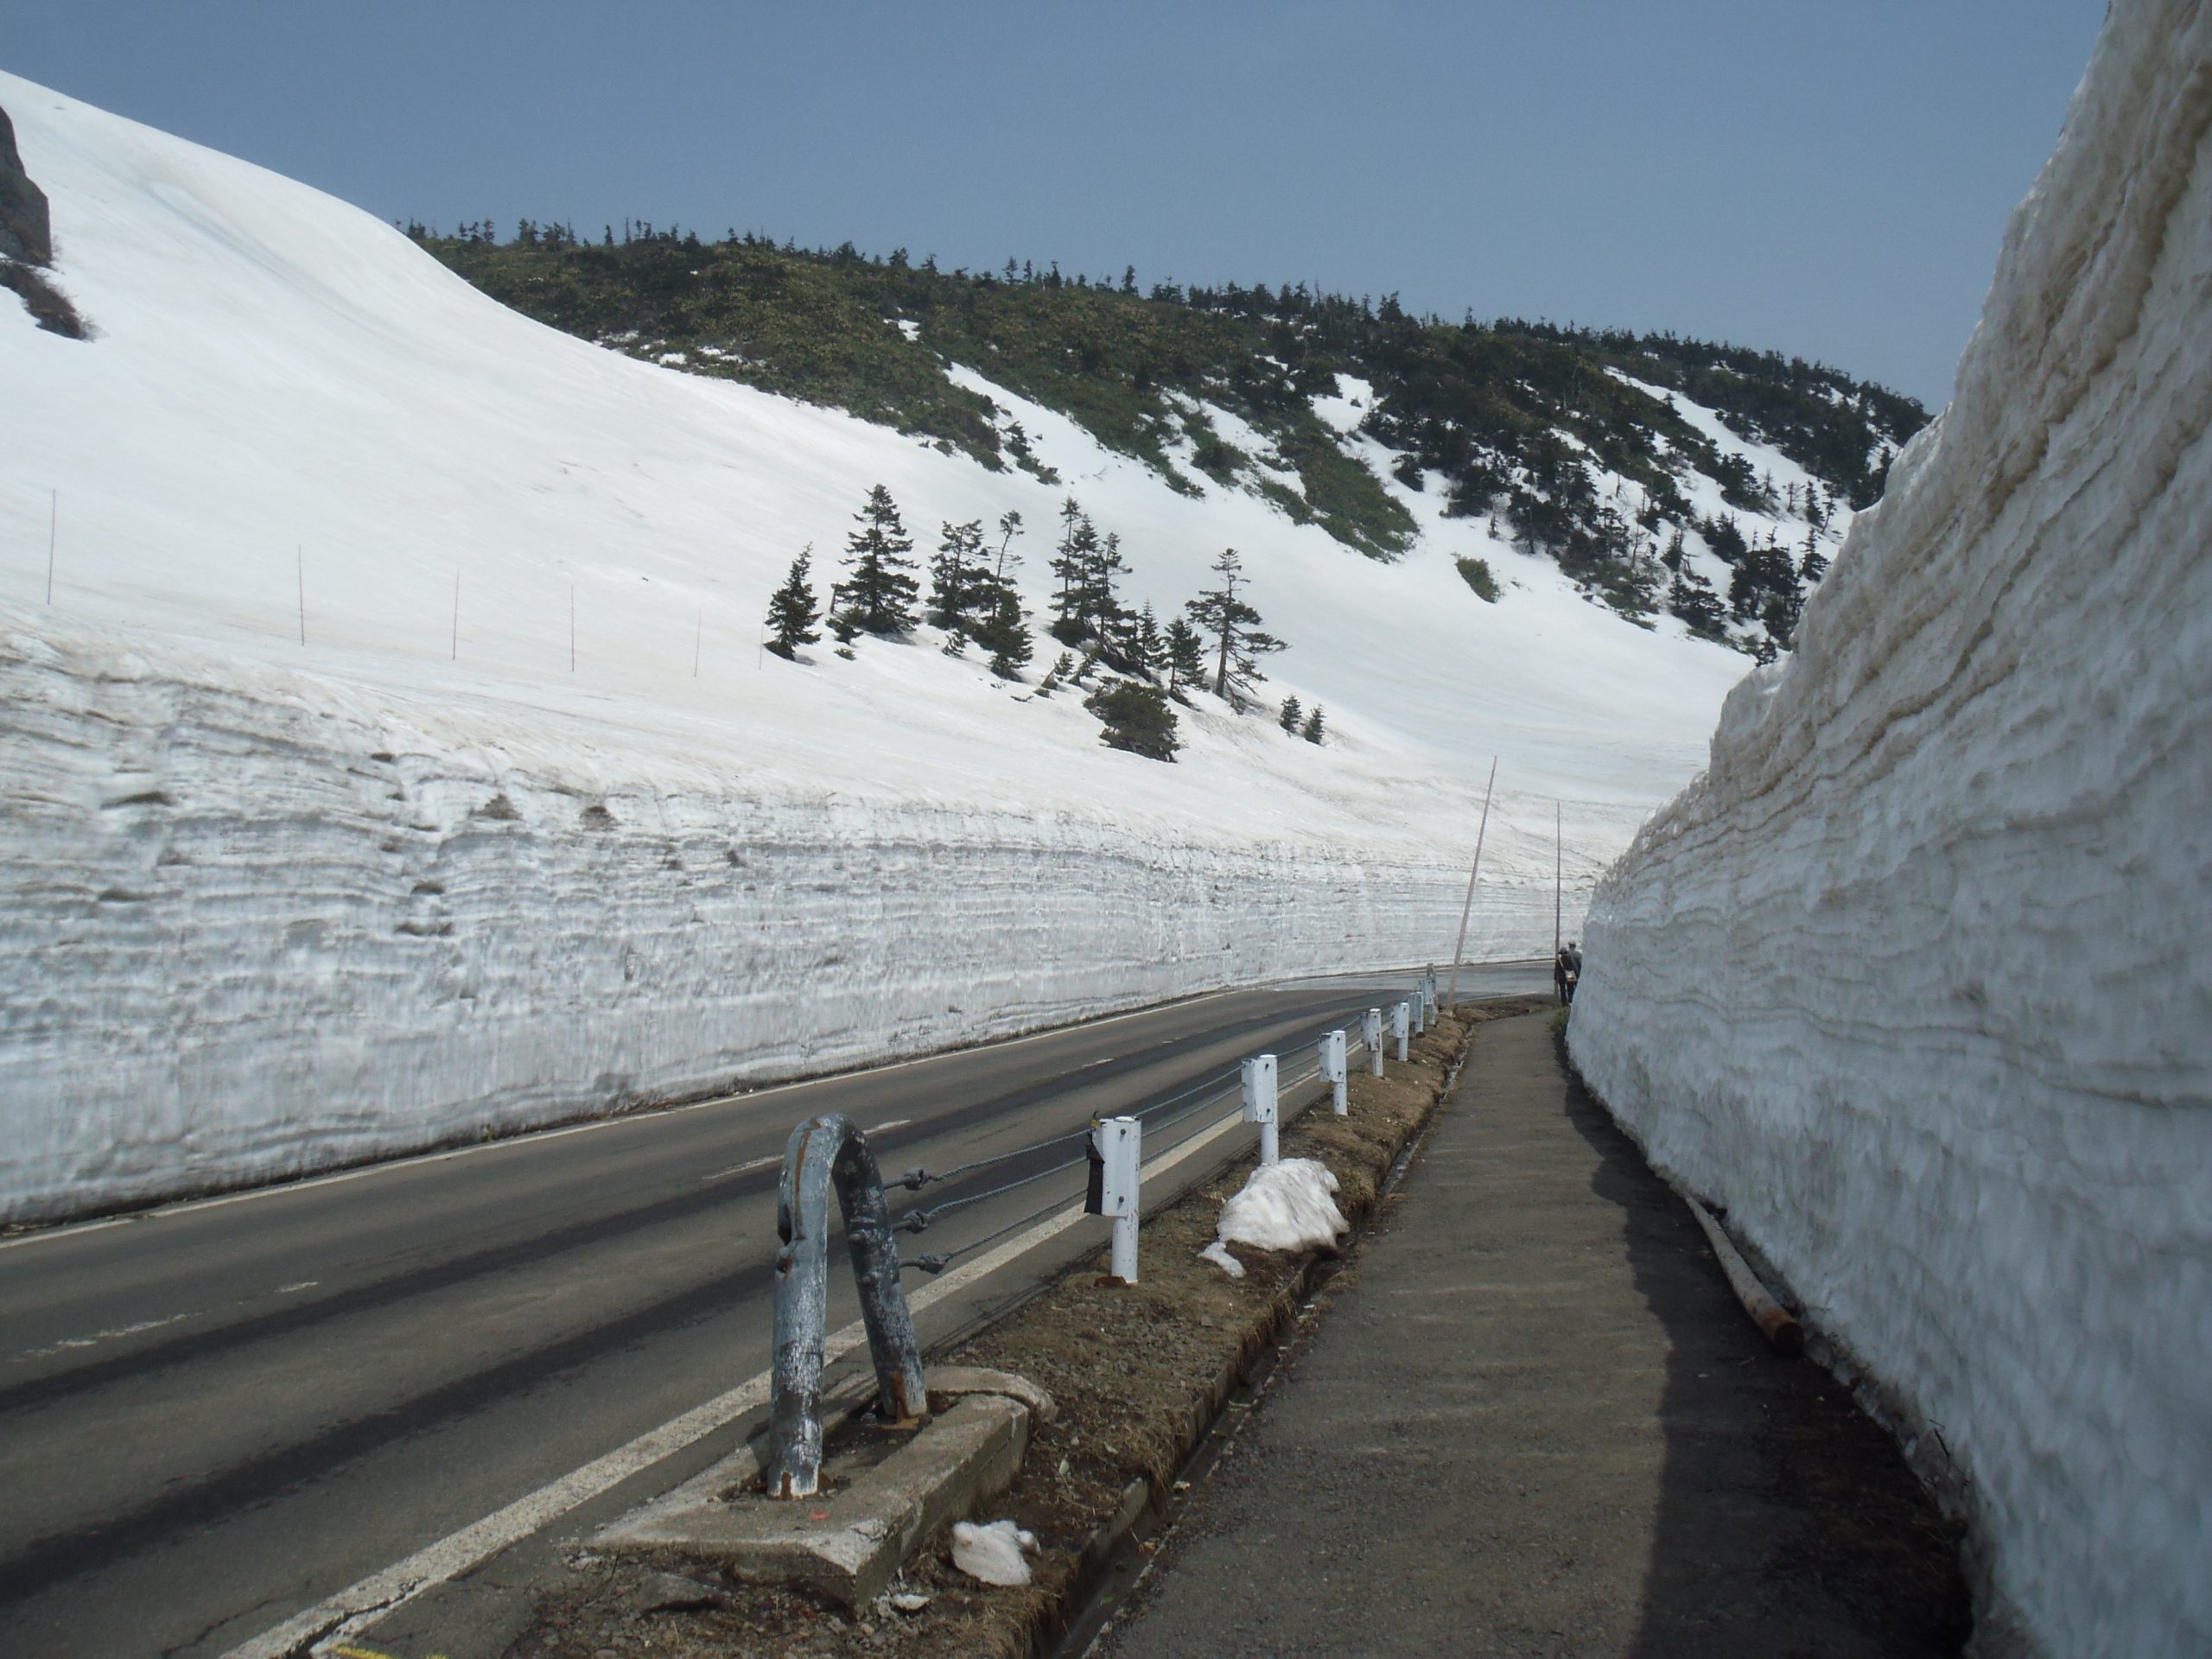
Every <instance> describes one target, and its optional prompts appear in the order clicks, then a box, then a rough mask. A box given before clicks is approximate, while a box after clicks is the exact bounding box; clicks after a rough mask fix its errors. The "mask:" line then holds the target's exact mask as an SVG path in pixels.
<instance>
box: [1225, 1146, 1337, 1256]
mask: <svg viewBox="0 0 2212 1659" xmlns="http://www.w3.org/2000/svg"><path fill="white" fill-rule="evenodd" d="M1336 1190H1337V1178H1336V1177H1335V1176H1334V1175H1333V1174H1332V1173H1330V1171H1329V1166H1327V1165H1326V1164H1325V1163H1322V1162H1321V1161H1320V1160H1319V1159H1315V1158H1286V1159H1284V1160H1282V1161H1281V1162H1280V1163H1274V1164H1262V1166H1260V1167H1259V1168H1257V1169H1255V1170H1254V1171H1253V1172H1252V1174H1251V1179H1249V1180H1247V1181H1246V1182H1245V1183H1244V1185H1243V1189H1242V1190H1241V1191H1240V1192H1237V1194H1236V1196H1235V1197H1234V1198H1230V1200H1229V1202H1228V1203H1226V1204H1224V1205H1222V1206H1221V1221H1220V1224H1219V1225H1218V1226H1217V1229H1216V1233H1217V1243H1218V1244H1220V1245H1222V1246H1224V1247H1225V1246H1228V1245H1230V1244H1243V1245H1246V1246H1248V1247H1249V1248H1250V1249H1255V1250H1310V1249H1325V1248H1327V1247H1328V1246H1331V1245H1333V1244H1334V1243H1336V1242H1337V1240H1338V1239H1339V1238H1341V1237H1343V1236H1344V1234H1345V1233H1347V1232H1349V1231H1350V1230H1351V1223H1350V1222H1348V1221H1346V1220H1345V1219H1344V1212H1343V1211H1340V1210H1338V1208H1337V1201H1336V1198H1335V1196H1334V1195H1335V1192H1336Z"/></svg>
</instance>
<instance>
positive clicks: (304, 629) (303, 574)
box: [292, 546, 308, 645]
mask: <svg viewBox="0 0 2212 1659" xmlns="http://www.w3.org/2000/svg"><path fill="white" fill-rule="evenodd" d="M292 557H293V560H294V562H295V563H296V565H297V566H298V569H297V570H296V575H298V577H299V579H300V643H301V644H302V645H305V644H307V642H308V550H307V549H306V548H305V547H304V546H302V547H296V548H294V549H293V550H292Z"/></svg>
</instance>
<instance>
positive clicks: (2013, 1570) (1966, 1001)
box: [1571, 0, 2212, 1659]
mask: <svg viewBox="0 0 2212 1659" xmlns="http://www.w3.org/2000/svg"><path fill="white" fill-rule="evenodd" d="M2208 135H2212V10H2207V9H2206V8H2205V7H2203V6H2201V5H2195V4H2181V3H2155V0H2123V3H2120V4H2117V5H2115V6H2114V7H2113V10H2112V12H2111V14H2110V16H2109V17H2108V20H2107V24H2106V28H2105V32H2104V35H2103V37H2102V39H2101V42H2100V44H2099V47H2098V49H2097V52H2096V54H2095V57H2094V60H2093V61H2092V63H2091V66H2090V68H2089V71H2088V75H2087V77H2086V79H2084V81H2083V83H2082V87H2081V90H2080V91H2079V92H2078V93H2077V94H2076V96H2075V103H2074V106H2073V108H2072V111H2071V112H2070V114H2069V119H2068V123H2067V126H2066V129H2065V133H2064V136H2063V139H2062V141H2061V143H2060V144H2059V147H2058V149H2057V151H2056V154H2055V155H2054V156H2053V157H2052V159H2051V161H2050V163H2049V165H2048V166H2047V167H2046V168H2045V169H2044V174H2043V175H2042V177H2041V179H2040V181H2038V182H2037V186H2036V188H2035V189H2034V191H2033V193H2032V194H2031V195H2030V196H2029V198H2028V200H2026V202H2025V203H2024V205H2023V206H2022V207H2020V209H2019V210H2018V213H2016V214H2015V215H2014V218H2013V220H2012V226H2011V227H2010V230H2009V232H2008V233H2007V236H2006V238H2005V246H2004V250H2003V252H2002V256H2001V258H2000V262H1999V268H1998V271H1997V276H1996V279H1995V281H1994V283H1993V286H1992V289H1991V291H1990V295H1989V298H1988V302H1987V306H1986V312H1985V315H1984V318H1983V321H1982V323H1981V325H1980V328H1979V330H1978V331H1977V333H1976V334H1975V336H1974V341H1973V344H1972V345H1971V346H1970V347H1969V349H1968V351H1967V354H1966V356H1965V358H1964V359H1963V361H1962V363H1961V367H1960V372H1959V381H1958V390H1957V396H1956V398H1955V402H1954V404H1952V406H1951V408H1950V410H1948V413H1947V414H1945V415H1944V416H1943V417H1942V420H1941V421H1940V422H1939V423H1938V424H1937V425H1936V426H1935V427H1933V428H1931V429H1929V431H1928V432H1927V433H1925V434H1924V435H1922V436H1921V437H1920V438H1919V439H1918V440H1916V442H1914V443H1913V444H1912V445H1911V446H1910V448H1909V449H1908V451H1907V452H1906V454H1905V455H1904V457H1903V458H1902V460H1901V461H1900V462H1899V464H1898V465H1897V468H1896V469H1895V471H1894V472H1893V473H1892V474H1891V486H1890V492H1889V496H1888V499H1886V500H1885V502H1884V503H1883V504H1882V505H1880V507H1879V508H1878V509H1877V510H1875V511H1874V512H1870V513H1868V514H1866V515H1864V516H1862V518H1861V519H1860V520H1859V524H1858V526H1857V527H1856V529H1855V531H1854V532H1853V539H1852V541H1851V542H1850V543H1849V544H1848V545H1847V548H1846V550H1845V552H1844V554H1843V556H1840V557H1839V559H1838V560H1837V562H1836V565H1835V573H1834V576H1833V577H1832V578H1831V579H1830V581H1829V582H1828V584H1827V587H1826V588H1824V589H1823V590H1822V591H1821V593H1820V594H1818V596H1817V597H1816V598H1815V600H1814V601H1812V603H1811V604H1810V605H1809V606H1808V608H1807V612H1806V615H1805V619H1804V626H1803V629H1802V633H1801V635H1800V641H1799V646H1798V650H1797V652H1796V656H1795V657H1794V658H1791V659H1789V660H1788V661H1786V662H1784V663H1783V664H1777V666H1776V667H1774V668H1773V669H1771V670H1768V671H1762V672H1761V673H1760V674H1759V675H1758V676H1757V677H1755V678H1753V679H1752V680H1751V681H1748V682H1746V683H1745V684H1744V685H1742V686H1741V687H1739V688H1738V690H1736V691H1735V692H1734V693H1733V694H1732V696H1730V697H1729V699H1728V701H1727V703H1726V708H1725V710H1724V712H1723V715H1722V718H1721V721H1720V724H1719V730H1718V731H1717V733H1716V734H1715V735H1714V737H1713V749H1712V760H1711V766H1710V768H1709V771H1708V772H1707V775H1706V776H1705V777H1704V779H1702V780H1701V781H1700V783H1698V784H1696V785H1693V786H1692V788H1691V789H1690V790H1689V791H1688V792H1687V793H1686V794H1684V795H1682V796H1681V798H1678V799H1677V800H1676V801H1675V802H1674V804H1672V805H1671V806H1669V808H1668V809H1667V810H1664V811H1663V812H1662V813H1661V814H1660V815H1659V816H1658V817H1656V818H1655V819H1654V820H1653V821H1652V822H1651V823H1649V825H1648V826H1647V827H1646V828H1645V829H1643V832H1642V833H1641V834H1640V835H1639V836H1638V837H1637V840H1636V842H1634V844H1633V846H1632V848H1631V849H1630V851H1629V852H1628V853H1627V854H1626V855H1624V857H1623V859H1622V860H1621V861H1619V862H1618V864H1617V865H1616V866H1615V868H1613V869H1612V870H1611V872H1610V874H1608V875H1607V876H1606V877H1605V880H1603V881H1602V882H1601V884H1600V886H1599V891H1598V893H1597V894H1596V896H1595V898H1594V899H1593V904H1592V913H1591V918H1590V921H1589V924H1588V938H1587V952H1588V955H1587V961H1588V972H1587V977H1586V982H1585V984H1584V988H1583V991H1582V996H1581V1000H1580V1003H1579V1005H1578V1007H1576V1009H1575V1017H1574V1021H1573V1031H1572V1036H1571V1044H1572V1049H1573V1055H1574V1057H1575V1059H1576V1061H1577V1063H1578V1064H1579V1065H1580V1067H1581V1069H1582V1071H1583V1072H1584V1073H1585V1075H1586V1077H1588V1079H1589V1080H1590V1082H1591V1083H1592V1085H1593V1086H1594V1087H1595V1088H1596V1089H1597V1090H1599V1093H1600V1094H1601V1095H1602V1096H1604V1098H1605V1101H1606V1102H1607V1103H1608V1104H1609V1105H1610V1106H1611V1109H1612V1110H1613V1111H1614V1112H1615V1113H1616V1114H1617V1115H1618V1116H1619V1117H1620V1118H1621V1120H1622V1121H1623V1122H1624V1123H1625V1124H1626V1125H1627V1126H1628V1127H1629V1128H1630V1129H1631V1130H1632V1132H1633V1133H1635V1134H1636V1135H1637V1136H1638V1137H1639V1138H1640V1139H1641V1140H1642V1141H1643V1144H1644V1145H1645V1147H1647V1149H1648V1150H1649V1154H1650V1155H1651V1156H1652V1158H1653V1159H1654V1160H1655V1162H1656V1163H1657V1164H1659V1165H1660V1166H1662V1167H1668V1168H1670V1169H1671V1170H1672V1171H1673V1172H1675V1173H1676V1174H1678V1175H1679V1176H1680V1177H1681V1179H1683V1180H1684V1181H1686V1182H1687V1183H1688V1185H1691V1186H1692V1187H1694V1188H1696V1189H1698V1190H1700V1191H1701V1192H1704V1193H1706V1194H1708V1195H1710V1197H1711V1198H1713V1199H1714V1200H1716V1201H1717V1202H1718V1203H1719V1204H1721V1205H1726V1210H1727V1213H1728V1218H1729V1222H1730V1224H1731V1225H1732V1227H1733V1228H1734V1229H1736V1230H1738V1231H1740V1232H1741V1233H1742V1234H1743V1235H1745V1236H1748V1237H1749V1238H1750V1239H1751V1241H1752V1242H1753V1243H1755V1244H1756V1245H1757V1246H1758V1248H1759V1249H1761V1250H1762V1251H1764V1254H1765V1255H1766V1256H1767V1257H1768V1258H1769V1260H1770V1262H1772V1263H1773V1265H1774V1266H1775V1268H1777V1270H1778V1271H1779V1272H1780V1273H1781V1274H1783V1275H1785V1276H1786V1278H1787V1280H1788V1281H1789V1286H1790V1287H1792V1289H1794V1291H1795V1292H1796V1294H1797V1295H1798V1296H1799V1297H1801V1298H1802V1300H1803V1301H1804V1303H1805V1305H1806V1306H1807V1308H1808V1310H1809V1312H1810V1313H1811V1315H1812V1317H1813V1319H1815V1321H1816V1322H1817V1324H1818V1325H1819V1326H1820V1327H1821V1329H1822V1330H1823V1331H1824V1332H1827V1333H1828V1334H1829V1335H1831V1336H1832V1337H1833V1338H1835V1339H1837V1340H1838V1342H1839V1343H1840V1344H1841V1345H1843V1346H1844V1347H1845V1348H1846V1349H1847V1351H1849V1352H1850V1353H1851V1354H1852V1355H1853V1356H1854V1357H1855V1361H1856V1363H1858V1364H1859V1365H1861V1366H1863V1367H1865V1368H1866V1370H1869V1371H1870V1372H1871V1373H1872V1376H1875V1377H1876V1378H1878V1380H1879V1381H1880V1383H1883V1384H1884V1385H1885V1389H1886V1390H1887V1391H1888V1392H1889V1393H1890V1395H1891V1396H1892V1397H1893V1398H1894V1399H1895V1400H1897V1401H1898V1402H1901V1403H1902V1405H1903V1407H1904V1410H1905V1413H1906V1414H1907V1415H1908V1417H1910V1418H1915V1419H1916V1420H1917V1422H1918V1424H1919V1425H1920V1426H1922V1427H1923V1431H1925V1430H1934V1431H1936V1432H1938V1433H1940V1436H1941V1444H1942V1446H1947V1447H1948V1452H1949V1453H1950V1455H1951V1457H1952V1458H1953V1459H1955V1463H1956V1466H1957V1469H1958V1470H1959V1471H1961V1472H1962V1473H1963V1474H1964V1476H1965V1477H1966V1478H1967V1483H1968V1484H1967V1490H1968V1491H1969V1493H1970V1503H1971V1510H1972V1514H1973V1517H1974V1522H1975V1523H1976V1527H1977V1533H1978V1536H1979V1538H1980V1544H1981V1552H1980V1554H1981V1564H1982V1566H1983V1567H1985V1568H1986V1575H1987V1581H1986V1589H1987V1590H1988V1591H1989V1592H1990V1594H1989V1596H1988V1598H1987V1609H1986V1618H1985V1620H1984V1630H1983V1638H1982V1639H1983V1643H1984V1647H1985V1650H1987V1651H1992V1652H1999V1651H2004V1650H2005V1649H2006V1648H2007V1647H2008V1645H2009V1646H2012V1647H2016V1648H2018V1649H2024V1650H2029V1651H2037V1650H2039V1651H2043V1652H2047V1653H2050V1654H2055V1655H2056V1654H2063V1655H2069V1656H2087V1655H2111V1656H2127V1659H2155V1656H2179V1655H2183V1654H2201V1653H2203V1652H2206V1651H2207V1650H2212V1577H2208V1575H2207V1574H2206V1573H2205V1571H2204V1568H2205V1564H2206V1563H2207V1562H2208V1561H2212V1523H2209V1522H2208V1515H2209V1514H2212V1510H2208V1504H2212V1403H2208V1402H2212V1382H2208V1379H2212V937H2209V936H2208V929H2207V915H2206V895H2207V893H2212V448H2208V444H2207V439H2206V426H2207V420H2208V416H2212V138H2209V137H2208Z"/></svg>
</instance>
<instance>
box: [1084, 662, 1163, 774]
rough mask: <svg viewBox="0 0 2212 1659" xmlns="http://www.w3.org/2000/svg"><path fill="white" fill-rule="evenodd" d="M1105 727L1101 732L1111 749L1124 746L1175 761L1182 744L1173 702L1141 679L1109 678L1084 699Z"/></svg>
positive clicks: (1151, 757) (1087, 707)
mask: <svg viewBox="0 0 2212 1659" xmlns="http://www.w3.org/2000/svg"><path fill="white" fill-rule="evenodd" d="M1083 706H1084V708H1086V709H1090V712H1091V713H1092V714H1094V715H1097V716H1098V718H1099V720H1100V721H1102V722H1103V725H1104V728H1105V729H1104V730H1103V732H1101V733H1100V734H1099V735H1100V737H1101V739H1102V740H1103V741H1104V743H1105V745H1106V747H1108V748H1109V749H1125V750H1127V751H1128V753H1131V754H1141V755H1143V756H1144V757H1145V758H1146V759H1147V760H1166V761H1173V760H1174V759H1175V753H1176V751H1177V750H1178V749H1179V748H1181V747H1183V745H1182V741H1181V739H1180V738H1179V737H1178V735H1177V734H1176V729H1175V728H1176V720H1175V709H1174V705H1173V704H1172V703H1170V702H1168V701H1167V694H1166V692H1164V691H1162V690H1160V688H1159V687H1158V686H1156V685H1147V684H1145V683H1143V682H1142V681H1141V680H1109V681H1108V682H1107V683H1105V684H1103V685H1102V686H1100V687H1099V688H1098V690H1096V691H1094V692H1092V693H1091V694H1090V696H1087V697H1085V698H1084V700H1083Z"/></svg>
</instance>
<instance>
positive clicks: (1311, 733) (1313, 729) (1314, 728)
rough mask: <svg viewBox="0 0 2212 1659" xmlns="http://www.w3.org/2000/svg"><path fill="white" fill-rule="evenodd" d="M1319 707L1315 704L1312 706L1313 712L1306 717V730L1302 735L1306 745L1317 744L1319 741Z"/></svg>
mask: <svg viewBox="0 0 2212 1659" xmlns="http://www.w3.org/2000/svg"><path fill="white" fill-rule="evenodd" d="M1321 728H1322V721H1321V705H1320V704H1319V703H1318V702H1317V703H1315V704H1314V705H1313V713H1312V714H1310V715H1306V730H1305V731H1304V733H1303V734H1302V735H1303V736H1304V737H1305V739H1306V741H1307V742H1308V743H1319V741H1321Z"/></svg>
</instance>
